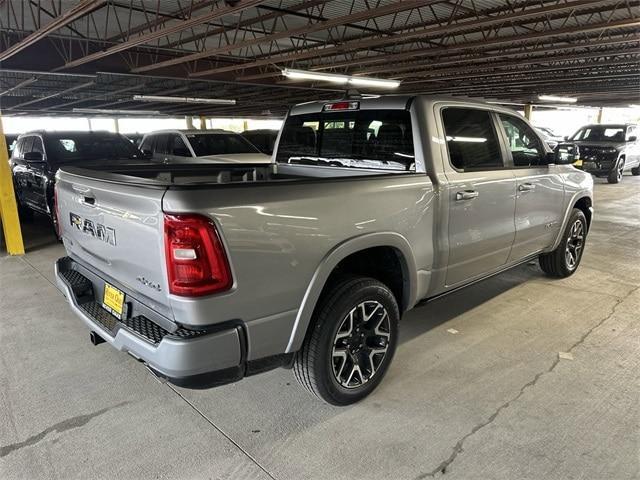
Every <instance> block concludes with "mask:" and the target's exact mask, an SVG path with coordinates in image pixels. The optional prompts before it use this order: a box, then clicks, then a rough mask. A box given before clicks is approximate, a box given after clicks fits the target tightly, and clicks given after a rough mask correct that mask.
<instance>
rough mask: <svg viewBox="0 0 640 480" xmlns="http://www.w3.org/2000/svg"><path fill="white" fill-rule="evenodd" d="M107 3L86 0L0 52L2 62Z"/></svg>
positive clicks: (101, 0) (98, 0)
mask: <svg viewBox="0 0 640 480" xmlns="http://www.w3.org/2000/svg"><path fill="white" fill-rule="evenodd" d="M105 3H106V0H84V1H82V2H80V3H79V4H77V5H76V6H75V7H73V8H71V9H70V10H67V11H66V12H65V13H63V14H62V15H60V16H58V17H56V18H55V19H53V20H52V21H51V22H49V23H48V24H46V25H45V26H44V27H41V28H39V29H38V30H36V31H35V32H33V33H31V34H30V35H28V36H27V37H26V38H24V39H23V40H21V41H20V42H18V43H16V44H15V45H12V46H10V47H9V48H7V49H6V50H5V51H3V52H0V62H2V61H4V60H7V59H8V58H10V57H12V56H14V55H15V54H16V53H19V52H21V51H22V50H24V49H25V48H27V47H30V46H31V45H33V44H34V43H36V42H38V41H39V40H42V39H43V38H44V37H46V36H47V35H49V34H50V33H52V32H55V31H56V30H59V29H60V28H62V27H65V26H67V25H69V24H70V23H72V22H74V21H75V20H77V19H78V18H80V17H83V16H84V15H87V14H88V13H91V12H92V11H94V10H96V9H97V8H100V7H102V6H103V5H104V4H105Z"/></svg>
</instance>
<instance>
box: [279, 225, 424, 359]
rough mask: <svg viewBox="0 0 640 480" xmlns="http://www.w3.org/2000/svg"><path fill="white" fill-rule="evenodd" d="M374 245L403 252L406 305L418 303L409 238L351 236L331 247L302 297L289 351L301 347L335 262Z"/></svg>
mask: <svg viewBox="0 0 640 480" xmlns="http://www.w3.org/2000/svg"><path fill="white" fill-rule="evenodd" d="M373 247H392V248H395V249H397V250H398V251H399V252H400V254H401V255H402V257H403V258H400V261H401V262H403V263H404V265H403V274H404V275H403V276H404V277H405V278H404V281H405V286H406V290H405V291H406V292H408V295H406V294H405V295H404V296H405V301H406V302H407V303H406V305H405V306H404V307H405V308H410V307H411V306H412V305H414V304H415V302H416V295H417V291H416V286H417V284H418V270H417V266H416V262H415V258H414V256H413V251H412V249H411V245H410V244H409V242H408V241H407V239H406V238H404V237H403V236H402V235H400V234H399V233H395V232H376V233H366V234H364V235H360V236H357V237H352V238H350V239H348V240H345V241H344V242H342V243H340V244H339V245H337V246H336V247H334V248H333V249H332V250H330V251H329V252H328V253H327V254H326V255H325V256H324V258H323V259H322V260H321V262H320V264H319V265H318V267H317V268H316V270H315V272H314V274H313V277H312V278H311V281H310V282H309V285H308V286H307V289H306V291H305V294H304V297H303V298H302V302H301V304H300V308H299V309H298V314H297V316H296V320H295V323H294V325H293V329H292V330H291V335H290V337H289V343H288V344H287V350H286V353H291V352H295V351H297V350H299V349H300V347H302V342H303V341H304V338H305V336H306V334H307V328H308V326H309V323H310V322H311V316H312V315H313V311H314V309H315V307H316V304H317V302H318V299H319V298H320V293H321V292H322V289H323V288H324V286H325V284H326V282H327V279H328V278H329V276H330V275H331V273H332V272H333V270H334V269H335V268H336V266H337V265H338V264H339V263H340V262H341V261H342V260H344V259H345V258H347V257H348V256H349V255H351V254H354V253H356V252H359V251H362V250H366V249H368V248H373ZM401 310H402V307H401Z"/></svg>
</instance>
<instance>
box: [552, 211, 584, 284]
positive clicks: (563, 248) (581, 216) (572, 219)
mask: <svg viewBox="0 0 640 480" xmlns="http://www.w3.org/2000/svg"><path fill="white" fill-rule="evenodd" d="M577 220H580V221H581V222H582V228H583V231H584V240H583V244H582V249H581V250H580V255H579V257H578V260H577V262H576V266H575V267H574V268H573V269H571V268H569V266H568V265H567V260H566V256H565V251H566V248H567V243H568V242H569V234H570V232H571V228H572V227H573V224H574V223H575V222H576V221H577ZM587 234H588V226H587V217H585V215H584V213H582V211H580V210H578V209H574V210H573V212H572V213H571V216H570V217H569V222H568V223H567V227H566V228H565V230H564V234H563V238H562V242H561V243H560V247H559V248H558V251H559V253H560V255H561V256H562V268H563V270H564V271H565V276H569V275H573V274H574V273H575V272H576V271H577V270H578V267H579V266H580V262H581V261H582V257H583V256H584V249H585V247H586V244H587Z"/></svg>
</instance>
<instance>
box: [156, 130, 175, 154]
mask: <svg viewBox="0 0 640 480" xmlns="http://www.w3.org/2000/svg"><path fill="white" fill-rule="evenodd" d="M153 153H159V154H162V155H167V154H169V155H170V154H171V152H170V151H169V135H167V134H160V135H156V141H155V142H154V146H153Z"/></svg>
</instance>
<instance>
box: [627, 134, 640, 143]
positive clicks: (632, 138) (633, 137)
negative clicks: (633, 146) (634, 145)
mask: <svg viewBox="0 0 640 480" xmlns="http://www.w3.org/2000/svg"><path fill="white" fill-rule="evenodd" d="M636 140H638V137H636V136H635V135H631V136H630V137H629V141H630V142H635V141H636Z"/></svg>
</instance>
